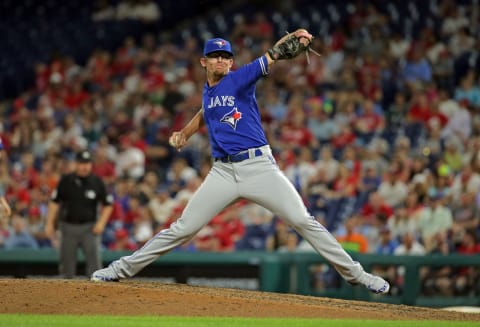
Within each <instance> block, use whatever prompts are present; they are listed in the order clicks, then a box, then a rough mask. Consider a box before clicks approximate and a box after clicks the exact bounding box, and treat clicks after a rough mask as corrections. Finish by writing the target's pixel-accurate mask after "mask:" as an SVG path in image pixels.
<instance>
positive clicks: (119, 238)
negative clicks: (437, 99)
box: [108, 228, 138, 251]
mask: <svg viewBox="0 0 480 327" xmlns="http://www.w3.org/2000/svg"><path fill="white" fill-rule="evenodd" d="M137 248H138V246H137V244H135V242H133V241H132V240H131V239H130V236H129V233H128V230H126V229H123V228H122V229H118V230H117V231H116V232H115V240H114V241H113V243H111V244H110V245H109V247H108V249H109V250H111V251H135V250H136V249H137Z"/></svg>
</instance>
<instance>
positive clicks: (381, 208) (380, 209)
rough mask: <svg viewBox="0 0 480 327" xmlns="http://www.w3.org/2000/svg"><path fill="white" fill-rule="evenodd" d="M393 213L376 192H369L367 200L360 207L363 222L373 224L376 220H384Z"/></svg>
mask: <svg viewBox="0 0 480 327" xmlns="http://www.w3.org/2000/svg"><path fill="white" fill-rule="evenodd" d="M392 214H393V209H392V207H390V206H389V205H388V204H386V203H385V201H384V200H383V198H382V197H381V195H380V194H378V193H377V192H374V193H372V194H370V197H369V198H368V202H367V203H366V204H365V205H364V206H363V207H362V208H361V209H360V215H361V216H362V219H363V221H364V222H365V223H371V224H375V223H376V221H377V220H380V221H382V222H385V221H386V220H387V219H388V218H389V217H390V216H392Z"/></svg>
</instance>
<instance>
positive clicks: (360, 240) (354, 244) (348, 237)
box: [336, 216, 368, 253]
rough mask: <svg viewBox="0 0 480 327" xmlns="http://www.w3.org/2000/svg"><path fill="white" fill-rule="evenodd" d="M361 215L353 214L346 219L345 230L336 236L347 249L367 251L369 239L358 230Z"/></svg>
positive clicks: (360, 251) (359, 251)
mask: <svg viewBox="0 0 480 327" xmlns="http://www.w3.org/2000/svg"><path fill="white" fill-rule="evenodd" d="M359 223H360V220H359V217H356V216H353V217H350V218H349V219H347V220H346V221H345V231H344V233H343V234H341V235H338V236H337V237H336V238H337V240H338V242H339V243H340V244H341V245H342V247H343V248H344V249H345V250H347V251H352V252H358V253H367V251H368V239H367V238H365V236H363V235H362V234H360V233H359V232H358V231H357V225H359Z"/></svg>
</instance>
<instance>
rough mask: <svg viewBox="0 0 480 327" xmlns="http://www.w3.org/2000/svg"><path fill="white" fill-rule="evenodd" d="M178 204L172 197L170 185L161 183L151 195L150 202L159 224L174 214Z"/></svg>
mask: <svg viewBox="0 0 480 327" xmlns="http://www.w3.org/2000/svg"><path fill="white" fill-rule="evenodd" d="M176 205H177V203H176V201H175V200H174V199H172V198H171V197H170V193H169V191H168V187H167V186H165V185H161V186H160V187H159V188H158V189H156V190H155V191H154V192H153V193H152V194H151V195H150V200H149V202H148V208H149V209H150V211H151V213H152V216H153V219H154V220H155V222H156V223H157V224H158V225H159V226H163V224H164V223H165V222H166V221H167V220H168V218H169V217H170V215H171V214H172V211H173V209H174V208H175V206H176Z"/></svg>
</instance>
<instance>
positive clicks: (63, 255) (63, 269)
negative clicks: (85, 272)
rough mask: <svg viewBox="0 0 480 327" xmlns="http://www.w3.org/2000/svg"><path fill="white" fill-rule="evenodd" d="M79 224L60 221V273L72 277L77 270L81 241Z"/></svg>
mask: <svg viewBox="0 0 480 327" xmlns="http://www.w3.org/2000/svg"><path fill="white" fill-rule="evenodd" d="M77 227H78V226H77V225H73V224H68V223H65V222H60V225H59V229H60V237H61V240H60V263H59V271H60V275H62V276H63V277H64V278H68V279H71V278H73V277H75V274H76V272H77V247H78V242H79V237H78V232H77Z"/></svg>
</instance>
